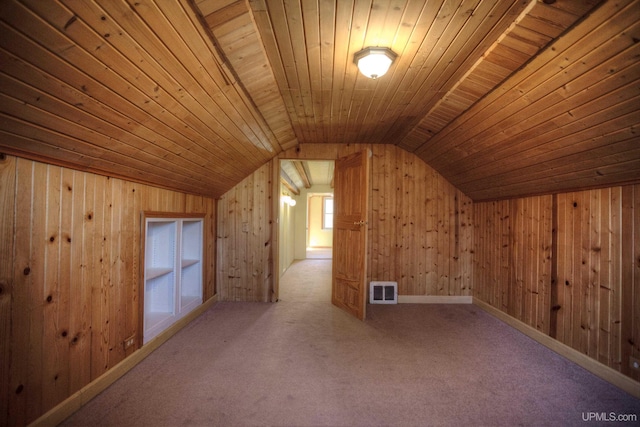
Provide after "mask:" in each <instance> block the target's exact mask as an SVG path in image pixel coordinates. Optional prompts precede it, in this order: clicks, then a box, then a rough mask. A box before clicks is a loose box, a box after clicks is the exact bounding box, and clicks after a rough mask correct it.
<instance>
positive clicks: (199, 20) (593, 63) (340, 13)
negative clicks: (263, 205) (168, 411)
mask: <svg viewBox="0 0 640 427" xmlns="http://www.w3.org/2000/svg"><path fill="white" fill-rule="evenodd" d="M0 8H1V9H0V24H1V25H2V31H3V36H2V37H1V38H0V39H1V42H0V43H1V44H0V55H1V56H2V57H1V58H0V79H2V80H1V81H0V87H1V94H0V132H2V134H1V136H0V149H1V150H2V151H3V152H5V153H9V154H16V155H22V156H25V157H29V158H34V159H39V160H44V161H49V162H52V163H56V164H62V165H69V166H74V167H76V168H80V169H84V170H90V171H94V172H99V173H104V174H107V175H113V176H118V177H124V178H129V179H132V180H135V181H143V182H147V183H155V184H156V185H160V186H163V187H167V188H172V189H177V190H181V191H185V192H188V193H195V194H204V195H209V196H213V197H219V196H220V195H221V194H223V193H224V192H225V191H227V190H228V189H230V188H231V187H232V186H233V185H234V184H236V183H238V182H239V181H240V180H241V179H242V178H243V177H245V176H247V175H248V174H249V173H251V172H252V171H254V170H255V169H257V168H258V167H259V166H260V165H262V164H264V163H265V162H266V161H267V160H268V159H270V158H272V157H273V156H275V155H277V154H278V153H280V152H282V151H283V150H285V149H288V148H291V147H294V146H296V145H297V144H301V143H302V144H304V143H336V142H337V143H344V144H350V143H384V144H395V145H398V146H399V147H401V148H403V149H405V150H407V151H409V152H413V153H415V154H416V155H418V156H419V157H420V158H421V159H423V160H424V161H426V162H427V163H428V164H429V165H431V166H432V167H434V168H435V169H436V170H438V171H439V172H440V173H441V174H443V175H444V177H445V178H447V179H448V180H449V181H450V182H451V183H453V184H454V185H456V186H457V187H458V188H459V189H460V190H462V191H463V192H464V193H465V194H467V195H468V196H470V197H471V198H472V199H474V200H488V199H498V198H508V197H516V196H524V195H530V194H539V193H549V192H555V191H567V190H574V189H583V188H592V187H600V186H608V185H617V184H622V183H629V182H640V148H639V147H640V140H639V138H638V136H637V134H636V129H637V128H638V125H639V124H640V107H639V106H640V100H639V99H638V95H639V94H640V84H639V82H640V70H639V69H638V63H639V62H640V61H638V55H639V47H638V45H639V44H638V43H637V42H638V40H640V30H639V28H638V25H639V21H640V0H621V1H615V2H614V1H607V0H581V1H574V0H557V1H553V0H544V1H537V0H520V1H512V2H508V1H499V0H438V1H431V0H429V1H425V0H396V1H387V0H384V1H382V0H340V1H326V0H291V1H281V0H180V1H175V2H174V1H170V2H165V1H161V0H138V1H135V0H93V1H80V0H57V1H47V2H42V1H37V0H24V1H20V0H5V1H3V2H2V4H1V6H0ZM367 46H386V47H390V48H391V49H393V50H394V51H395V52H396V53H397V54H398V55H399V56H398V58H397V59H396V61H395V63H394V64H393V65H392V67H391V69H390V70H389V73H387V75H385V76H383V77H381V78H379V79H377V80H369V79H367V78H365V77H363V76H362V75H360V74H359V73H358V70H357V68H356V66H355V64H354V63H353V55H354V54H355V53H356V52H357V51H359V50H360V49H362V48H363V47H367Z"/></svg>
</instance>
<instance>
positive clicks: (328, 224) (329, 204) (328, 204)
mask: <svg viewBox="0 0 640 427" xmlns="http://www.w3.org/2000/svg"><path fill="white" fill-rule="evenodd" d="M322 228H323V229H331V228H333V197H323V198H322Z"/></svg>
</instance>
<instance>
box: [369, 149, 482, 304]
mask: <svg viewBox="0 0 640 427" xmlns="http://www.w3.org/2000/svg"><path fill="white" fill-rule="evenodd" d="M372 151H373V158H372V161H371V185H370V191H371V199H370V203H369V207H370V212H369V254H368V255H369V261H368V266H369V267H368V269H369V277H368V279H369V281H371V280H391V281H397V282H398V293H399V294H400V295H421V296H422V295H430V296H431V295H434V296H449V295H453V296H467V295H471V265H472V256H473V254H472V242H473V240H472V239H473V227H472V203H471V200H470V199H469V198H468V197H466V196H465V195H464V194H462V193H461V192H460V191H458V190H456V189H455V188H454V187H453V186H452V185H451V184H449V182H447V181H446V180H445V179H444V178H443V177H442V176H441V175H440V174H439V173H437V172H436V171H435V170H434V169H433V168H431V167H430V166H428V165H427V164H426V163H424V162H423V161H422V160H420V159H419V158H418V157H417V156H415V155H414V154H411V153H409V152H407V151H404V150H402V149H400V148H398V147H395V146H392V145H372Z"/></svg>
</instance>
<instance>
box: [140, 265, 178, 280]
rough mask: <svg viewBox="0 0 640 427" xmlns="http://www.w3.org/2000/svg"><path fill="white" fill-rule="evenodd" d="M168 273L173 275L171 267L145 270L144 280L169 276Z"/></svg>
mask: <svg viewBox="0 0 640 427" xmlns="http://www.w3.org/2000/svg"><path fill="white" fill-rule="evenodd" d="M169 273H173V268H171V267H167V268H162V267H152V268H147V270H146V275H145V278H146V280H151V279H155V278H157V277H160V276H164V275H165V274H169Z"/></svg>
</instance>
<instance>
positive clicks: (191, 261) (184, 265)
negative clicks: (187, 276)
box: [182, 259, 200, 268]
mask: <svg viewBox="0 0 640 427" xmlns="http://www.w3.org/2000/svg"><path fill="white" fill-rule="evenodd" d="M199 262H200V260H199V259H183V260H182V268H187V267H191V266H192V265H195V264H197V263H199Z"/></svg>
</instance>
